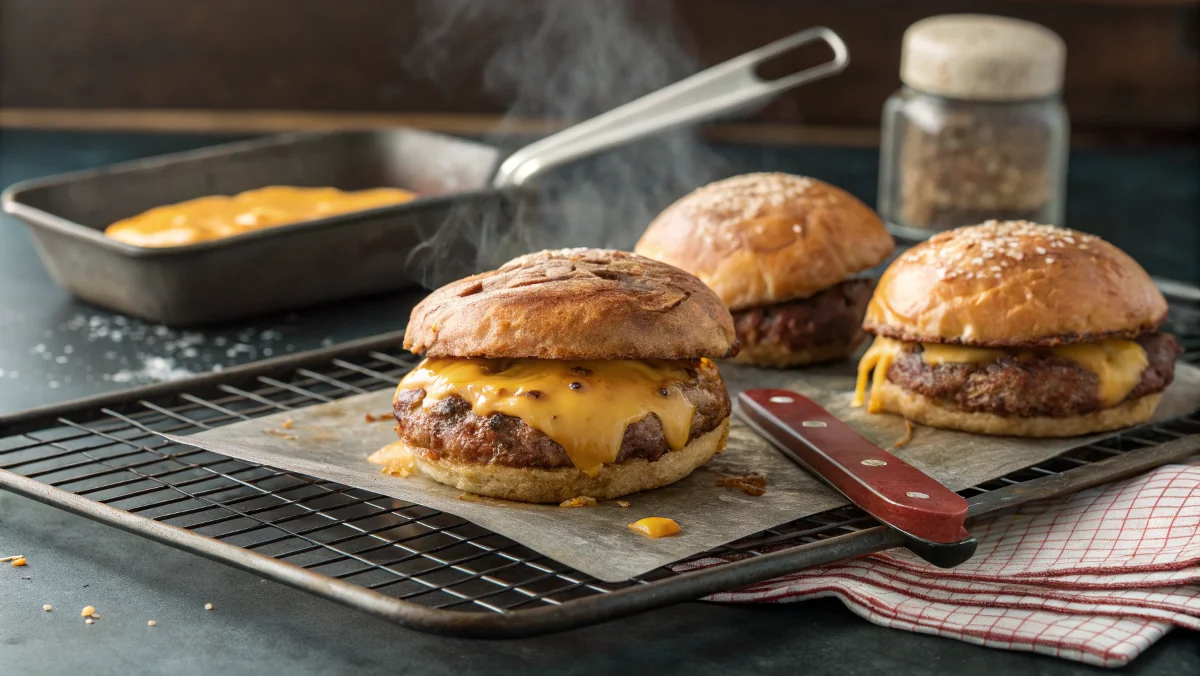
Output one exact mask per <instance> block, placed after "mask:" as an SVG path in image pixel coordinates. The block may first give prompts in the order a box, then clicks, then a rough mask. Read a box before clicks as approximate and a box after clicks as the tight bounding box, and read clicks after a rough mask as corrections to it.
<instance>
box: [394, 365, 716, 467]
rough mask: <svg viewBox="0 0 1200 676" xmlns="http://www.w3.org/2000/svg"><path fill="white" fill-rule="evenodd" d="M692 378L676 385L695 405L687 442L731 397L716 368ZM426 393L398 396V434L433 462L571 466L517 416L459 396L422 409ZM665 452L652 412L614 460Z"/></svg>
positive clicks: (629, 431) (631, 430)
mask: <svg viewBox="0 0 1200 676" xmlns="http://www.w3.org/2000/svg"><path fill="white" fill-rule="evenodd" d="M692 372H693V373H695V377H693V378H692V379H690V380H687V381H682V382H681V383H680V385H681V387H682V390H683V396H684V397H686V398H687V400H688V401H690V402H691V403H692V405H693V406H694V407H695V412H694V413H693V414H692V428H691V431H690V432H689V434H688V441H689V442H691V441H692V440H693V439H695V438H696V437H698V436H700V435H702V434H704V433H706V432H710V431H712V430H713V429H716V427H717V426H718V425H720V424H721V422H723V421H724V420H725V419H726V418H728V417H729V412H730V404H729V393H728V392H727V391H726V390H725V383H724V381H723V380H721V375H720V373H718V372H717V369H716V368H715V367H712V366H709V367H707V368H703V367H700V366H699V365H698V364H697V368H695V369H694V370H692ZM424 400H425V390H423V389H416V390H406V391H403V392H400V393H399V395H398V396H397V398H396V401H395V405H394V408H395V413H396V434H397V435H399V437H400V440H401V441H403V442H404V443H405V444H407V445H408V446H410V447H412V448H414V449H417V450H418V451H423V452H424V453H425V454H426V455H427V456H429V457H430V458H431V459H433V460H437V459H441V458H446V459H448V460H453V461H457V462H465V463H474V464H481V465H487V464H495V465H505V466H508V467H541V468H553V467H572V466H573V464H572V462H571V458H570V457H568V456H567V452H566V451H564V450H563V447H562V446H559V445H558V443H557V442H555V441H553V440H552V439H551V438H550V437H548V436H546V435H545V433H543V432H541V431H539V430H536V429H534V428H532V427H530V426H529V425H527V424H526V423H525V421H523V420H521V419H520V418H517V417H514V416H509V415H504V414H502V413H492V414H490V415H487V416H479V415H476V413H475V411H474V410H472V408H471V404H469V403H468V402H467V401H466V400H465V399H463V398H462V397H459V396H458V395H451V396H448V397H445V398H443V399H441V400H439V401H437V402H434V403H432V404H431V405H429V406H424V405H423V402H424ZM668 450H669V447H668V446H667V440H666V435H665V434H664V433H663V428H662V423H661V422H660V421H659V419H658V416H656V415H654V414H653V413H651V414H650V415H647V416H646V417H645V418H642V419H641V420H639V421H638V422H635V423H633V424H631V425H629V426H628V427H626V428H625V437H624V438H623V439H622V441H621V450H620V452H619V453H618V455H617V460H616V461H617V462H624V461H626V460H629V459H631V458H645V459H646V460H649V461H650V462H654V461H655V460H658V459H659V458H661V457H662V456H663V454H664V453H666V452H667V451H668Z"/></svg>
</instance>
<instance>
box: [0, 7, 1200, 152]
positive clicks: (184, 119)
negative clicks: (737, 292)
mask: <svg viewBox="0 0 1200 676" xmlns="http://www.w3.org/2000/svg"><path fill="white" fill-rule="evenodd" d="M445 1H447V2H452V3H457V6H459V7H460V8H461V7H463V6H466V5H464V3H463V0H445ZM430 2H432V3H435V4H436V3H437V2H438V0H425V3H422V2H419V1H418V0H341V1H339V2H333V1H331V0H194V1H183V0H178V1H176V0H170V1H167V0H0V125H6V126H12V127H43V128H52V127H66V128H72V127H74V128H105V127H108V128H126V129H175V130H178V129H188V130H191V129H196V130H228V131H264V130H276V129H294V128H317V127H329V126H343V125H352V126H357V125H364V124H366V125H371V124H392V123H404V124H416V125H419V126H424V127H430V128H437V129H443V130H449V131H454V132H484V131H487V130H489V129H492V128H494V127H495V125H496V124H497V123H498V121H499V120H500V119H502V118H503V117H504V116H505V114H506V113H512V115H511V116H510V117H509V118H508V119H509V123H510V124H509V128H510V129H512V130H515V131H529V132H535V131H540V130H543V129H546V128H552V127H554V126H557V125H559V124H562V123H563V122H564V119H563V118H577V117H580V116H584V115H589V114H593V113H596V112H600V111H601V110H604V109H606V108H608V107H611V106H613V105H617V104H619V103H621V102H622V101H623V100H626V99H628V98H630V97H631V96H634V95H636V94H638V93H641V92H642V90H645V89H647V88H652V86H657V85H658V84H659V82H658V81H659V80H662V79H663V78H667V79H668V80H669V79H673V78H674V77H678V76H679V75H681V74H685V73H686V72H688V71H690V70H694V69H695V68H696V67H698V66H702V65H711V64H714V63H717V62H719V61H722V60H724V59H727V58H730V57H732V56H735V55H737V54H740V53H742V52H745V51H748V50H750V49H753V48H755V47H758V46H760V45H762V44H765V43H767V42H769V41H771V40H773V39H776V38H779V37H782V36H784V35H787V34H789V33H791V32H793V31H796V30H799V29H801V28H804V27H807V26H811V25H818V24H819V25H825V26H829V27H830V28H833V29H834V30H836V31H837V32H838V33H839V34H840V35H841V36H842V37H843V38H844V39H845V41H846V42H847V44H848V45H849V48H850V52H851V55H852V64H851V66H850V68H849V69H848V70H847V71H846V72H845V73H843V74H842V75H840V76H838V77H836V78H834V79H831V80H828V81H825V82H821V83H818V84H814V85H811V86H809V87H806V88H803V89H801V90H798V91H796V92H795V93H794V94H792V95H789V96H787V97H785V98H784V99H782V100H780V101H778V102H776V103H774V104H772V105H771V106H769V107H767V108H765V109H763V110H761V111H758V112H757V113H755V114H753V115H750V116H747V117H743V118H741V119H739V120H736V121H734V122H733V123H729V124H725V125H722V126H719V127H717V128H716V129H715V130H714V131H713V133H715V134H717V135H724V136H726V137H730V138H738V139H741V140H749V141H762V142H789V141H804V142H814V141H815V142H828V143H851V144H855V143H857V144H870V143H873V142H874V140H875V138H876V134H877V127H878V123H879V111H880V106H881V104H882V102H883V101H884V99H885V98H886V97H887V96H888V94H889V93H891V92H892V91H894V90H895V89H896V88H897V87H898V86H899V78H898V74H897V69H898V63H899V50H900V38H901V35H902V33H903V31H904V29H905V28H906V27H907V26H908V25H909V24H911V23H912V22H913V21H915V20H917V19H920V18H922V17H924V16H929V15H933V14H940V13H948V12H966V11H970V12H982V13H994V14H1003V15H1009V16H1017V17H1022V18H1027V19H1030V20H1033V21H1036V22H1038V23H1041V24H1043V25H1046V26H1048V27H1050V28H1052V29H1054V30H1055V31H1057V32H1058V33H1059V34H1060V35H1062V36H1063V38H1064V39H1065V41H1066V43H1067V48H1068V66H1067V85H1066V91H1065V100H1066V103H1067V105H1068V107H1069V110H1070V114H1071V119H1072V123H1073V125H1074V130H1075V132H1076V137H1077V140H1078V139H1082V140H1083V141H1084V142H1091V143H1101V144H1104V145H1117V144H1129V143H1178V142H1181V141H1183V142H1191V141H1194V140H1195V139H1196V134H1197V129H1198V126H1200V125H1198V123H1200V56H1198V52H1197V22H1198V21H1200V1H1197V0H961V1H952V0H906V1H905V2H896V1H890V0H838V1H837V2H830V1H828V0H677V1H676V2H673V3H670V2H668V0H628V2H627V3H625V5H624V6H627V7H631V8H632V9H631V10H630V13H629V15H628V16H625V17H623V18H621V20H622V21H625V22H626V24H625V25H624V26H625V27H626V28H627V27H628V26H634V27H636V28H637V30H641V31H650V32H651V33H652V34H653V35H657V36H659V37H660V38H662V37H663V36H666V37H667V38H669V37H670V36H671V35H672V34H675V35H678V36H680V38H681V39H682V40H683V42H684V44H685V45H686V49H687V50H690V52H691V53H692V54H694V55H695V57H696V60H695V62H691V63H689V62H687V60H679V59H675V60H674V61H671V62H669V63H666V64H662V63H657V64H655V65H654V72H652V73H644V72H639V71H638V70H637V69H636V68H634V69H633V70H629V71H628V72H627V73H626V75H627V77H626V76H622V75H620V73H621V72H624V71H619V72H617V73H616V75H617V77H616V79H612V78H610V79H609V80H603V79H601V81H598V82H597V83H595V86H594V87H592V88H591V89H589V90H587V92H586V95H583V94H581V91H580V88H581V87H588V86H589V85H587V84H583V85H581V84H580V83H578V82H573V83H572V82H567V84H566V85H563V86H567V87H568V89H569V92H568V94H569V95H570V96H573V97H574V99H572V101H571V105H569V106H561V105H557V104H556V102H555V100H554V99H553V94H552V93H550V92H545V93H543V94H542V95H541V96H540V98H539V97H537V96H535V97H533V99H532V100H531V99H530V97H529V96H527V95H525V94H522V93H521V92H522V91H525V90H521V87H522V86H526V87H528V85H519V84H512V83H509V84H510V86H509V87H508V89H505V88H504V87H503V86H497V85H496V83H495V82H489V78H491V79H493V80H494V79H496V76H495V73H494V72H491V74H489V72H490V71H489V70H488V64H489V63H490V62H491V61H492V59H493V57H494V56H495V55H496V54H497V53H498V52H499V51H501V50H505V49H506V48H507V49H508V50H509V51H508V52H506V53H508V54H510V55H511V54H512V51H511V50H512V49H513V43H514V40H516V41H518V42H519V41H520V40H521V39H523V38H522V36H526V37H527V36H528V34H529V32H528V30H526V31H524V32H522V22H526V21H529V22H535V21H538V20H546V21H557V19H553V18H552V19H547V18H546V12H547V11H551V10H552V13H557V14H554V16H565V15H563V14H561V13H562V12H567V11H569V8H570V5H571V4H572V3H584V4H587V3H600V5H595V6H603V7H608V8H610V9H611V8H613V7H617V6H618V5H617V4H615V3H613V2H609V0H604V1H603V2H601V0H476V2H475V5H476V6H479V4H480V3H487V6H488V10H487V12H491V13H492V14H491V15H487V16H478V15H476V16H474V19H473V20H470V21H459V22H456V23H452V22H448V21H445V20H444V19H445V12H444V11H443V15H442V16H441V17H440V18H439V17H433V18H430V16H429V15H428V11H427V10H428V7H429V5H428V3H430ZM497 7H502V8H503V14H504V16H507V17H508V18H507V19H505V18H504V17H502V16H498V15H496V14H495V13H496V12H497V11H499V10H497V9H496V8H497ZM535 11H541V12H542V14H539V15H535V14H531V12H535ZM605 11H607V10H605ZM487 12H484V14H485V15H486V14H487ZM593 14H594V15H595V14H597V12H595V11H593ZM600 14H601V15H603V14H604V12H600ZM530 17H533V18H530ZM668 19H669V21H670V23H669V24H665V25H664V24H663V22H664V21H667V20H668ZM589 20H590V19H589ZM615 23H616V25H615V26H614V25H608V24H607V23H606V24H605V25H602V26H601V25H597V26H595V27H592V26H590V25H588V24H586V23H583V24H580V25H576V26H575V27H574V28H573V29H572V30H574V31H575V33H574V34H573V39H568V40H567V42H568V43H572V42H573V43H578V46H580V48H581V49H583V51H584V52H586V49H593V50H594V49H600V50H601V51H602V52H603V54H604V55H605V56H604V57H603V58H608V57H610V56H612V55H614V54H615V55H617V56H619V57H623V58H626V57H627V58H633V59H635V60H636V59H637V58H638V57H637V55H636V54H633V55H632V56H631V55H630V54H626V53H624V52H623V51H622V48H621V47H620V44H621V41H622V39H623V38H622V31H623V30H624V28H623V27H622V25H621V24H620V22H619V21H618V22H615ZM526 28H528V26H526ZM651 44H653V42H651ZM664 44H665V43H664ZM506 46H507V47H506ZM574 46H576V45H575V44H561V42H560V44H557V45H551V46H548V47H547V49H546V50H545V52H544V53H542V54H537V55H533V58H534V59H535V60H534V61H529V62H526V63H527V65H526V66H522V67H523V68H526V69H527V70H528V72H529V77H530V78H537V77H541V76H546V74H547V73H548V72H553V67H554V66H555V65H563V64H569V65H572V66H573V67H574V66H580V65H581V64H582V67H583V70H585V71H586V70H587V64H588V62H587V61H586V57H585V56H584V55H581V54H577V53H575V52H574V51H572V48H573V47H574ZM645 47H646V44H645V40H644V39H643V44H641V48H643V49H644V48H645ZM584 48H586V49H584ZM675 51H678V50H675ZM514 58H515V57H514ZM572 59H574V61H572ZM548 69H549V70H548ZM507 75H508V76H509V77H510V78H511V76H512V75H513V74H512V73H508V74H507ZM609 75H610V76H612V75H614V73H609ZM559 76H561V73H559ZM668 76H669V77H668ZM501 79H503V78H501ZM561 84H562V83H560V85H561ZM514 87H516V88H517V89H516V90H514ZM571 87H574V89H570V88H571ZM526 94H527V91H526ZM518 99H519V100H518ZM514 102H515V103H517V104H518V107H517V109H515V110H514V108H513V105H514Z"/></svg>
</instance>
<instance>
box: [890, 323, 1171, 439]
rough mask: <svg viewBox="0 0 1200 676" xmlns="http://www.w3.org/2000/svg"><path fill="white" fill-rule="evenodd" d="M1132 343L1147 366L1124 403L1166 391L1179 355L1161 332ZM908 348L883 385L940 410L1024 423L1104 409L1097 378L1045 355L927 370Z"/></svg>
mask: <svg viewBox="0 0 1200 676" xmlns="http://www.w3.org/2000/svg"><path fill="white" fill-rule="evenodd" d="M1137 342H1138V344H1139V345H1141V346H1142V349H1144V350H1145V351H1146V359H1147V361H1148V362H1149V363H1148V364H1147V366H1146V370H1144V371H1143V372H1142V378H1141V380H1140V381H1139V382H1138V384H1137V385H1135V386H1134V388H1133V390H1132V391H1131V392H1130V393H1129V395H1128V396H1126V397H1125V399H1126V400H1129V399H1136V398H1138V397H1141V396H1144V395H1147V394H1153V393H1155V392H1161V391H1163V390H1164V389H1166V387H1167V385H1170V384H1171V380H1172V379H1173V378H1174V377H1175V358H1176V357H1178V356H1179V353H1180V352H1181V351H1182V350H1180V348H1179V345H1178V344H1177V343H1176V342H1175V339H1174V338H1173V337H1172V336H1171V335H1170V334H1166V333H1153V334H1149V335H1145V336H1141V337H1140V338H1138V339H1137ZM909 347H910V349H908V350H906V351H905V352H903V353H901V354H900V355H899V356H897V357H896V360H895V361H894V362H892V366H891V368H890V369H888V372H887V378H888V380H890V381H892V382H893V383H895V384H897V385H899V386H900V387H902V388H904V389H905V390H908V391H910V392H915V393H917V394H921V395H923V396H925V397H927V398H929V399H932V400H934V401H936V402H938V403H939V404H941V405H943V406H947V407H950V408H955V409H958V410H960V411H967V412H970V413H992V414H995V415H1000V416H1018V417H1026V418H1028V417H1034V416H1038V417H1048V418H1067V417H1071V416H1077V415H1086V414H1088V413H1092V412H1095V411H1099V410H1101V409H1103V408H1106V407H1105V406H1104V404H1103V403H1102V402H1101V401H1100V380H1099V377H1098V376H1096V374H1095V373H1093V372H1091V371H1089V370H1087V369H1085V368H1084V367H1082V366H1080V365H1079V364H1077V363H1075V362H1073V361H1070V360H1068V359H1064V358H1062V357H1059V356H1056V355H1054V354H1051V353H1050V352H1046V351H1042V352H1033V353H1030V354H1026V355H1020V356H1017V355H1013V356H1006V357H1003V358H1001V359H998V360H996V361H994V362H991V363H990V364H984V365H978V364H942V365H940V366H933V365H930V364H927V363H925V360H924V359H922V358H921V346H920V345H918V344H911V345H910V346H909Z"/></svg>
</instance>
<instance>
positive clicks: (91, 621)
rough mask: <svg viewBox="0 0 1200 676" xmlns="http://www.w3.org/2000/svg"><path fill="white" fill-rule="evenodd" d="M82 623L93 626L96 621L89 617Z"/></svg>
mask: <svg viewBox="0 0 1200 676" xmlns="http://www.w3.org/2000/svg"><path fill="white" fill-rule="evenodd" d="M83 623H84V624H95V623H96V621H95V620H93V619H92V618H90V617H89V618H87V619H86V620H84V621H83Z"/></svg>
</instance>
